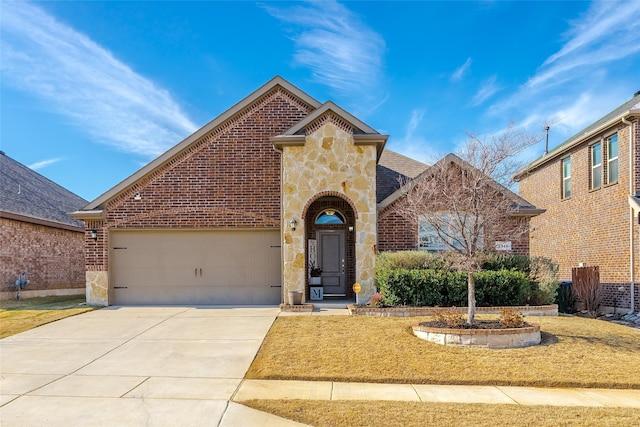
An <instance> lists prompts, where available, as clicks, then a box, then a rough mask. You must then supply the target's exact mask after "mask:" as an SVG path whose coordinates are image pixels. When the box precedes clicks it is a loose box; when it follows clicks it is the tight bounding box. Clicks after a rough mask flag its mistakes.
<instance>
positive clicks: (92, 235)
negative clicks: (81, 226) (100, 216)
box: [91, 229, 98, 240]
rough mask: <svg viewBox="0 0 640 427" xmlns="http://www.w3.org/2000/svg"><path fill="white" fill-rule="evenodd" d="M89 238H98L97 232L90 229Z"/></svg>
mask: <svg viewBox="0 0 640 427" xmlns="http://www.w3.org/2000/svg"><path fill="white" fill-rule="evenodd" d="M91 238H92V239H93V240H98V232H97V231H96V230H95V229H93V230H91Z"/></svg>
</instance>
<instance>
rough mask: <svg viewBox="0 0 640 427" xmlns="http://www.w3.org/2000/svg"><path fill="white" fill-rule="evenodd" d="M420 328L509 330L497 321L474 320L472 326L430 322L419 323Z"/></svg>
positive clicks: (527, 324) (525, 325) (527, 325)
mask: <svg viewBox="0 0 640 427" xmlns="http://www.w3.org/2000/svg"><path fill="white" fill-rule="evenodd" d="M420 326H424V327H427V328H449V329H511V328H510V327H509V328H508V327H506V326H505V325H503V324H502V323H501V322H500V321H499V320H476V321H475V323H474V324H473V325H469V324H468V323H463V324H461V325H453V326H452V325H451V324H449V323H447V322H439V321H436V320H432V321H429V322H421V323H420ZM529 326H531V325H530V324H529V323H524V324H523V325H522V326H521V327H522V328H527V327H529Z"/></svg>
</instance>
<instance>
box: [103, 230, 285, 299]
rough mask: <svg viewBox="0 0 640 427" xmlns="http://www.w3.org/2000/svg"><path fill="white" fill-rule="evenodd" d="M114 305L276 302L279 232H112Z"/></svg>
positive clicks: (278, 285)
mask: <svg viewBox="0 0 640 427" xmlns="http://www.w3.org/2000/svg"><path fill="white" fill-rule="evenodd" d="M109 246H110V270H111V277H110V285H111V288H112V289H111V291H112V292H113V293H112V295H113V299H114V304H116V305H124V304H278V303H280V299H281V298H280V295H281V287H280V281H281V278H280V277H281V276H280V232H279V231H277V230H276V231H273V230H268V231H265V230H261V231H253V230H252V231H235V230H233V231H232V230H225V231H182V230H181V231H114V232H112V233H111V234H110V244H109Z"/></svg>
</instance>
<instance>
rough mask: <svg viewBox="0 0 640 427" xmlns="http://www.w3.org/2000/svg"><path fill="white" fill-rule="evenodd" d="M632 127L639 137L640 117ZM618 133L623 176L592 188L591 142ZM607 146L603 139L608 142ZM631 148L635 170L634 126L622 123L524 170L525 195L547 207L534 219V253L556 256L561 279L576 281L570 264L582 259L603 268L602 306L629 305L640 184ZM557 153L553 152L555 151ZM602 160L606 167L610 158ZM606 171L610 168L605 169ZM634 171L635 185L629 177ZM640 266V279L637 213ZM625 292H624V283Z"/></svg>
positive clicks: (522, 191) (637, 237) (522, 187)
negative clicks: (565, 182) (566, 190)
mask: <svg viewBox="0 0 640 427" xmlns="http://www.w3.org/2000/svg"><path fill="white" fill-rule="evenodd" d="M633 132H635V133H636V141H637V138H638V120H637V119H635V120H633ZM614 134H617V135H618V171H619V172H618V180H617V181H616V182H611V183H608V182H604V181H603V185H602V186H601V187H600V188H597V189H591V185H590V182H591V163H590V162H591V158H590V147H591V146H592V145H593V144H594V143H597V142H606V138H608V137H610V136H612V135H614ZM603 145H604V144H603ZM637 150H638V148H637V144H636V149H635V152H633V153H631V154H632V156H634V160H635V166H634V167H635V171H633V170H630V168H629V163H630V162H629V160H630V159H629V155H630V127H629V126H628V125H625V124H623V123H622V122H620V121H618V122H617V123H615V124H613V125H611V126H609V127H607V128H605V129H602V130H601V131H599V132H597V133H594V134H592V135H590V136H589V137H588V138H586V139H584V140H582V141H580V142H579V143H578V144H575V145H573V146H572V147H571V148H570V149H568V150H565V151H563V152H562V153H560V154H559V155H557V156H555V157H553V158H550V159H549V160H548V161H546V162H544V163H542V164H540V165H539V166H537V167H535V169H531V170H528V171H527V172H526V173H523V174H522V175H521V177H520V178H519V179H520V182H519V185H520V194H521V195H522V196H523V197H524V198H526V199H527V200H529V201H530V202H532V203H534V204H535V205H536V206H538V207H540V208H542V209H546V212H545V213H544V214H542V215H540V216H538V217H535V218H532V220H531V238H530V245H531V255H534V256H536V255H541V256H546V257H549V258H551V259H553V260H554V261H555V262H557V263H558V264H559V265H560V271H559V274H560V279H561V280H571V268H572V267H577V266H578V265H579V264H580V263H586V265H597V266H599V267H600V282H601V283H602V285H603V286H602V289H601V290H602V292H603V305H606V306H610V307H615V306H617V307H621V308H627V309H629V308H630V300H631V298H630V297H631V295H630V292H629V283H630V277H631V272H630V247H631V245H630V238H631V237H630V236H631V234H630V218H629V216H630V207H629V202H628V196H629V194H635V192H636V191H637V189H638V188H639V187H638V169H639V167H638V165H640V155H639V153H638V152H637ZM552 154H553V153H552ZM565 158H570V159H571V187H572V191H571V196H570V197H568V198H563V197H562V170H561V167H562V160H563V159H565ZM604 163H605V164H604V165H603V166H604V168H606V162H604ZM604 173H606V169H605V170H604ZM633 176H635V177H636V180H635V181H636V182H633V185H632V187H631V188H632V189H631V190H630V179H631V178H632V177H633ZM631 233H633V239H634V242H635V243H634V245H635V249H634V259H635V268H634V272H633V276H634V277H635V281H636V282H637V281H638V279H637V278H638V274H639V273H640V258H639V256H638V242H640V235H639V232H638V225H637V213H636V218H635V220H634V221H633V225H632V231H631ZM621 286H622V287H623V288H624V291H620V290H619V288H620V287H621ZM635 292H636V296H635V306H636V308H635V309H636V310H640V300H639V298H638V285H637V283H636V286H635Z"/></svg>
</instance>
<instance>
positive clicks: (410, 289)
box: [376, 269, 529, 307]
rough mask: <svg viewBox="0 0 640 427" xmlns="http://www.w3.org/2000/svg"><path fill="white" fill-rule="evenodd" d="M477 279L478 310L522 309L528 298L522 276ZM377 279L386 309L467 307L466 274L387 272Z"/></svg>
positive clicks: (480, 276) (491, 275) (488, 273)
mask: <svg viewBox="0 0 640 427" xmlns="http://www.w3.org/2000/svg"><path fill="white" fill-rule="evenodd" d="M379 273H381V272H379ZM381 276H382V277H381ZM474 278H475V288H476V304H477V305H478V306H485V307H486V306H494V305H521V304H522V303H523V302H524V301H525V300H526V297H527V296H528V292H529V279H528V277H527V275H526V274H524V273H522V272H518V271H507V270H501V271H481V272H478V273H475V274H474ZM376 279H377V281H376V285H377V286H378V290H379V292H380V293H382V294H383V295H384V300H383V301H384V304H385V305H391V306H394V305H409V306H433V307H435V306H438V307H450V306H458V307H459V306H465V305H467V295H468V293H467V289H468V288H467V274H466V273H464V272H452V271H442V270H407V269H396V270H390V269H386V270H384V275H383V274H378V275H377V277H376Z"/></svg>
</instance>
